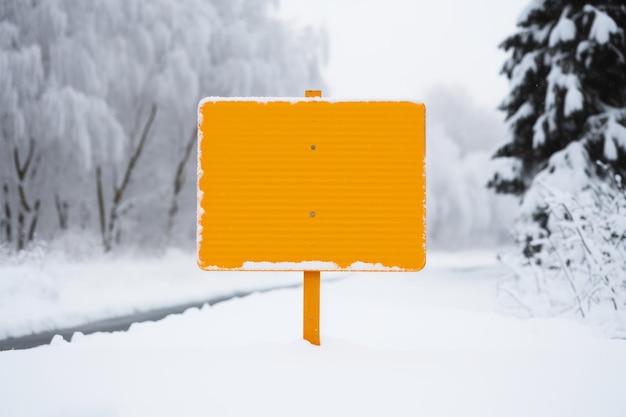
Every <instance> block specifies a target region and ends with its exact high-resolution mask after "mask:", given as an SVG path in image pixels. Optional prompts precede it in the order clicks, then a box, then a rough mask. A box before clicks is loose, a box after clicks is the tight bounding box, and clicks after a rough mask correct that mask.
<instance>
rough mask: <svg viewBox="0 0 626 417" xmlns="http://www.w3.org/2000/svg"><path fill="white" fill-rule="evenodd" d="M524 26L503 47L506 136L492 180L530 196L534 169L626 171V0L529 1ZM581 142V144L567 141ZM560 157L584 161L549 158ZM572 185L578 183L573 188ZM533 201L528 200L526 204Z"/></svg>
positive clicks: (588, 173) (567, 173)
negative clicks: (602, 166) (598, 166)
mask: <svg viewBox="0 0 626 417" xmlns="http://www.w3.org/2000/svg"><path fill="white" fill-rule="evenodd" d="M518 26H519V31H518V32H517V33H515V34H514V35H512V36H510V37H509V38H508V39H506V40H505V41H504V42H503V44H502V47H503V48H504V49H505V50H506V51H509V52H510V58H509V59H508V60H507V61H506V63H505V65H504V67H503V73H504V74H505V75H506V76H507V77H508V78H509V80H510V94H509V96H508V97H507V98H506V99H505V100H504V102H503V103H502V109H503V110H504V111H505V112H506V116H507V121H508V126H509V135H508V137H507V139H506V141H505V142H504V143H503V144H502V145H501V146H500V147H499V148H498V150H497V151H496V153H495V155H494V156H495V158H496V159H497V162H498V169H497V170H496V172H495V173H494V175H493V177H492V179H491V181H490V183H489V185H490V187H492V188H494V189H495V190H496V191H497V192H501V193H510V194H515V195H520V196H522V195H525V194H527V191H528V190H529V189H530V188H532V186H533V181H534V180H535V178H536V176H537V175H538V174H539V173H540V172H542V171H546V170H549V172H548V174H551V175H548V176H544V178H543V180H544V181H546V180H549V179H550V178H556V177H557V176H558V177H560V178H561V179H560V180H559V181H566V178H568V177H571V176H572V175H576V174H575V173H573V169H580V168H582V169H583V170H584V172H583V173H582V174H584V175H583V177H584V178H583V181H581V182H578V183H576V184H570V187H569V188H572V187H574V188H577V189H582V188H584V186H585V185H586V181H585V179H586V178H591V177H594V176H595V175H598V174H599V175H602V172H598V171H597V170H596V166H595V163H596V161H602V162H604V163H606V164H608V165H609V166H611V167H612V169H613V171H614V172H616V173H617V174H624V173H626V164H624V162H623V161H624V160H625V159H624V158H625V157H626V127H625V126H626V5H625V4H624V2H623V1H622V0H588V1H577V0H532V1H531V2H530V4H529V6H528V7H527V8H526V9H525V10H524V11H523V13H522V14H521V15H520V17H519V20H518ZM573 142H578V143H580V144H582V146H569V145H570V144H571V143H573ZM557 153H561V156H560V157H559V158H560V159H562V160H565V162H567V160H576V161H578V160H583V161H586V164H584V165H583V166H582V167H581V166H580V165H576V164H568V163H564V164H550V163H549V161H550V158H551V157H552V156H553V155H554V154H557ZM571 191H575V190H573V189H572V190H571ZM529 205H531V204H529Z"/></svg>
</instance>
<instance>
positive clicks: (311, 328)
mask: <svg viewBox="0 0 626 417" xmlns="http://www.w3.org/2000/svg"><path fill="white" fill-rule="evenodd" d="M303 337H304V340H308V341H309V342H310V343H311V344H313V345H317V346H319V345H320V271H304V315H303Z"/></svg>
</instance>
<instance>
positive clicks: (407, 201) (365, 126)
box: [198, 98, 426, 271]
mask: <svg viewBox="0 0 626 417" xmlns="http://www.w3.org/2000/svg"><path fill="white" fill-rule="evenodd" d="M198 119H199V120H198V122H199V130H198V132H199V133H198V136H199V140H198V158H199V159H198V187H199V189H198V265H199V266H200V267H201V268H202V269H206V270H298V271H302V270H305V271H306V270H316V271H329V270H332V271H336V270H359V271H364V270H372V271H374V270H375V271H380V270H390V271H417V270H420V269H422V268H423V266H424V264H425V258H426V254H425V252H426V228H425V223H426V220H425V215H426V214H425V205H426V196H425V194H426V187H425V169H424V167H425V166H424V161H425V107H424V105H423V104H420V103H414V102H410V101H369V102H360V101H332V100H325V99H321V98H314V99H302V98H300V99H289V98H287V99H284V98H275V99H265V98H263V99H236V100H233V99H219V98H207V99H205V100H203V101H202V102H201V103H200V105H199V108H198Z"/></svg>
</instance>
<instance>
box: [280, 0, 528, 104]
mask: <svg viewBox="0 0 626 417" xmlns="http://www.w3.org/2000/svg"><path fill="white" fill-rule="evenodd" d="M528 3H529V0H506V1H505V0H472V1H468V0H280V4H281V9H280V14H281V15H282V16H283V17H285V18H287V19H289V20H292V21H294V22H296V23H299V24H306V23H314V24H321V25H324V26H325V27H326V29H327V32H328V35H329V43H330V55H329V63H328V66H327V68H326V78H327V81H328V84H329V87H330V90H331V91H330V92H328V94H325V95H330V94H332V95H333V96H340V97H346V96H348V97H354V98H367V97H370V98H408V99H416V100H423V99H424V96H425V95H426V92H427V91H429V90H430V89H432V88H434V87H436V86H439V85H442V86H447V87H454V88H457V87H458V88H460V89H464V90H466V92H467V93H468V94H469V95H470V96H471V97H472V99H473V100H474V101H475V102H476V103H477V104H479V105H481V106H484V107H485V108H489V109H495V108H496V107H497V106H498V104H499V102H500V101H501V100H502V99H503V98H504V95H505V94H506V92H507V81H506V79H505V78H504V77H503V76H501V75H499V72H500V68H501V66H502V64H503V62H504V60H505V58H506V54H505V53H504V52H503V51H502V50H500V49H498V45H499V44H500V42H501V41H502V40H503V39H504V38H505V37H507V36H508V35H510V34H512V33H513V32H514V31H515V24H516V21H517V16H518V15H519V13H520V12H521V10H522V9H523V8H524V7H525V6H526V5H527V4H528ZM426 104H427V105H428V103H426Z"/></svg>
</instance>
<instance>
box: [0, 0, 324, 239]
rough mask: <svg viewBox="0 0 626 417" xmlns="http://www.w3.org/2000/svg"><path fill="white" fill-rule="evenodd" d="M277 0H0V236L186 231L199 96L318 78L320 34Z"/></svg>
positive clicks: (255, 91)
mask: <svg viewBox="0 0 626 417" xmlns="http://www.w3.org/2000/svg"><path fill="white" fill-rule="evenodd" d="M275 5H276V2H275V1H273V0H210V1H204V0H185V1H178V0H95V1H77V0H46V1H22V0H2V1H0V244H2V243H8V244H10V245H11V246H12V247H15V248H17V249H18V250H19V249H22V248H24V246H25V245H26V244H27V243H28V241H30V240H33V239H35V238H36V237H37V236H38V237H39V238H42V239H51V238H53V237H54V236H55V235H58V233H59V231H64V230H68V229H86V230H89V231H91V232H92V233H98V234H100V236H101V240H102V243H103V246H104V248H105V249H106V250H109V249H111V248H112V247H114V246H115V245H116V244H117V243H118V242H120V241H127V242H141V243H142V246H143V247H146V246H150V245H154V244H155V243H163V241H164V237H171V235H174V234H177V233H178V234H179V235H180V234H181V233H182V234H183V235H184V236H185V238H186V240H188V241H190V242H192V243H193V242H194V238H193V237H194V235H193V228H194V225H195V218H196V217H195V205H196V204H195V197H194V195H195V181H193V178H194V176H195V175H194V171H195V161H194V152H195V147H194V146H193V145H194V143H195V129H196V109H197V103H198V101H199V100H200V99H201V98H202V97H204V96H209V95H223V96H232V95H273V96H280V95H301V94H302V92H303V91H304V90H305V89H307V88H320V87H323V85H322V81H321V73H320V66H321V64H322V63H323V61H324V59H325V57H324V53H325V43H324V39H323V36H320V33H318V32H316V31H314V30H309V29H306V30H305V29H298V28H293V27H290V26H288V25H287V24H286V23H284V22H282V21H280V20H278V19H277V18H276V17H275V13H273V10H272V8H273V7H275ZM180 225H183V227H180ZM181 240H182V239H181ZM146 242H149V243H148V244H146Z"/></svg>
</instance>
